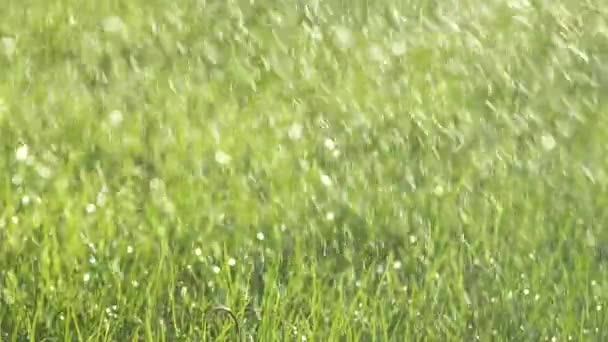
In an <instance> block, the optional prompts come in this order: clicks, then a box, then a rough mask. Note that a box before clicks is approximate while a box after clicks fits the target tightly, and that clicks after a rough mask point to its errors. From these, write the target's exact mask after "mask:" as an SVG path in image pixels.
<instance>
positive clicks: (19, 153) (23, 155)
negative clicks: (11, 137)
mask: <svg viewBox="0 0 608 342" xmlns="http://www.w3.org/2000/svg"><path fill="white" fill-rule="evenodd" d="M28 155H29V147H28V146H27V145H26V144H23V145H21V146H19V147H17V150H16V151H15V158H16V159H17V161H25V160H26V159H27V157H28Z"/></svg>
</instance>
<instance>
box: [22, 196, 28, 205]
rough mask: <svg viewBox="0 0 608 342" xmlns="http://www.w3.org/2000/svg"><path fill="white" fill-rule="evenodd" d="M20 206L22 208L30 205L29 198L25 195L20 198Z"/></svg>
mask: <svg viewBox="0 0 608 342" xmlns="http://www.w3.org/2000/svg"><path fill="white" fill-rule="evenodd" d="M21 204H23V205H24V206H26V205H28V204H30V196H28V195H25V196H23V197H22V198H21Z"/></svg>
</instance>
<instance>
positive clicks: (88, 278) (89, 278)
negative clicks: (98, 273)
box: [82, 273, 91, 283]
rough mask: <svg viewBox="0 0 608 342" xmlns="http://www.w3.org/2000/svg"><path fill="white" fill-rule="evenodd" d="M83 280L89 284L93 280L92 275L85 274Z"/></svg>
mask: <svg viewBox="0 0 608 342" xmlns="http://www.w3.org/2000/svg"><path fill="white" fill-rule="evenodd" d="M82 280H83V281H84V282H85V283H88V282H89V280H91V274H90V273H85V274H84V275H83V276H82Z"/></svg>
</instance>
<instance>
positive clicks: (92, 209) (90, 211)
mask: <svg viewBox="0 0 608 342" xmlns="http://www.w3.org/2000/svg"><path fill="white" fill-rule="evenodd" d="M85 210H86V212H87V214H93V213H95V211H96V210H97V207H96V206H95V204H93V203H89V204H87V206H86V209H85Z"/></svg>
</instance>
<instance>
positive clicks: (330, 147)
mask: <svg viewBox="0 0 608 342" xmlns="http://www.w3.org/2000/svg"><path fill="white" fill-rule="evenodd" d="M323 145H324V146H325V148H326V149H328V150H330V151H333V150H335V149H336V142H335V141H334V140H333V139H330V138H327V139H325V141H323Z"/></svg>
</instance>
